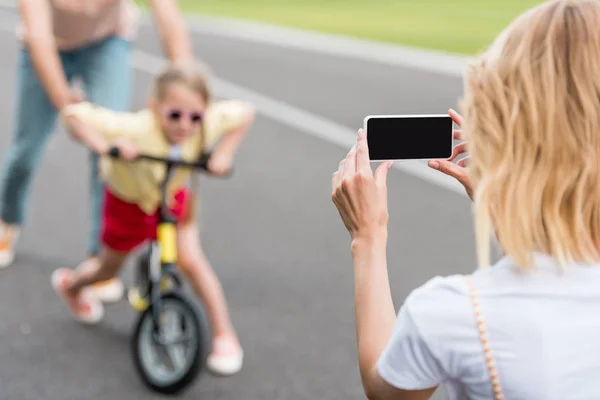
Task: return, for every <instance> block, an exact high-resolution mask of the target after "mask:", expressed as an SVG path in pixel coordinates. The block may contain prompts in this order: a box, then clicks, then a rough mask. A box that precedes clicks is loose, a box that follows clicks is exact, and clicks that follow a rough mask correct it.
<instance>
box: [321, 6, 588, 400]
mask: <svg viewBox="0 0 600 400" xmlns="http://www.w3.org/2000/svg"><path fill="white" fill-rule="evenodd" d="M599 71H600V3H599V2H597V1H592V0H587V1H576V0H556V1H549V2H546V3H543V4H541V5H539V6H537V7H535V8H533V9H531V10H529V11H528V12H526V13H524V14H523V15H521V16H520V17H518V18H517V19H516V20H515V21H514V22H513V23H512V24H511V25H510V26H509V27H508V28H507V29H506V30H505V31H504V32H503V33H502V34H501V35H500V36H499V37H498V38H497V39H496V41H495V42H494V43H493V45H492V46H491V47H490V49H489V50H488V51H487V52H486V53H484V54H483V55H482V56H481V57H480V58H478V59H477V60H476V61H474V62H473V63H472V64H471V65H470V67H469V69H468V71H467V74H466V77H465V97H464V100H463V102H462V109H463V112H464V117H465V118H464V123H463V125H462V132H461V134H460V135H463V136H464V137H465V139H466V143H467V145H466V148H467V149H468V151H469V153H470V154H471V157H470V162H469V163H468V165H467V170H466V171H467V174H466V175H460V174H461V173H462V170H460V167H461V166H464V165H461V166H456V165H453V167H456V168H455V169H454V172H457V174H452V173H451V174H450V175H453V176H456V177H459V176H460V178H461V179H462V182H463V184H465V187H466V188H468V189H469V188H472V192H471V195H472V198H473V201H474V211H475V228H476V239H477V253H478V263H479V268H478V269H477V270H476V271H475V272H474V273H473V274H471V275H466V276H465V275H454V276H449V277H436V278H433V279H432V280H430V281H429V282H427V283H426V284H424V285H423V286H421V287H420V288H418V289H416V290H414V291H413V292H412V293H411V294H410V295H409V296H408V298H407V299H406V300H405V302H404V304H403V305H402V307H401V308H400V311H399V314H398V316H397V318H395V312H394V305H393V303H392V297H391V294H390V289H389V281H388V276H387V265H386V244H387V224H388V211H387V193H386V176H387V171H388V170H389V167H390V165H391V163H389V162H386V163H384V164H382V165H381V166H380V167H379V168H378V169H377V171H376V172H375V173H374V174H373V172H372V171H371V168H370V164H369V158H368V149H367V142H366V136H365V133H364V132H363V131H360V132H359V135H358V139H357V144H356V146H355V147H354V148H353V149H352V150H351V151H350V152H349V153H348V156H347V157H346V158H345V159H344V160H343V161H342V162H341V163H340V168H339V170H338V171H337V172H336V173H334V175H333V183H332V184H333V193H332V198H333V201H334V203H335V205H336V206H337V208H338V210H339V212H340V215H341V217H342V220H343V221H344V224H345V226H346V228H347V229H348V231H349V233H350V235H351V238H352V256H353V260H354V274H355V281H356V285H355V287H356V288H355V297H356V298H355V302H356V303H355V305H356V328H357V343H358V357H359V367H360V372H361V377H362V381H363V386H364V388H365V392H366V394H367V396H368V397H369V398H370V399H427V398H429V397H430V396H431V395H432V393H433V392H434V391H435V389H436V388H437V387H438V386H439V385H442V384H443V385H444V386H445V389H446V393H447V394H448V397H449V398H450V399H466V398H468V399H492V398H495V399H504V398H507V399H528V400H535V399H598V398H600V380H599V379H598V376H600V357H599V356H598V355H599V354H600V339H599V338H600V319H599V318H598V315H600V268H598V267H599V266H600V248H599V244H600V154H599V153H600V73H599ZM451 114H452V115H453V116H454V118H455V119H456V120H457V121H458V122H461V121H460V116H458V115H457V114H455V113H451ZM460 151H462V149H458V151H457V152H460ZM440 165H441V166H442V169H443V168H445V167H448V164H447V163H444V162H440V161H432V162H431V163H430V166H432V167H434V168H435V167H438V168H439V166H440ZM451 168H452V167H451ZM493 234H495V236H496V238H497V240H498V243H499V245H500V246H501V248H502V250H503V252H504V253H505V256H504V257H503V258H502V259H501V260H500V261H498V262H497V263H495V264H494V266H493V268H488V267H489V265H490V239H491V237H492V235H493ZM411 267H414V266H411Z"/></svg>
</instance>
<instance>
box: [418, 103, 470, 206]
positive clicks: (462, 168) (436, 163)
mask: <svg viewBox="0 0 600 400" xmlns="http://www.w3.org/2000/svg"><path fill="white" fill-rule="evenodd" d="M448 114H449V115H450V117H451V118H452V120H453V121H454V122H455V123H456V125H458V126H459V127H460V126H462V124H463V118H462V117H461V116H460V115H459V114H458V113H457V112H456V111H454V110H450V111H449V112H448ZM454 139H456V140H464V137H463V135H462V132H461V131H460V130H455V131H454ZM466 151H467V143H466V142H463V143H461V144H458V145H456V146H455V147H454V149H453V150H452V156H451V157H450V158H449V159H448V160H431V161H429V163H428V165H429V167H431V168H433V169H436V170H438V171H440V172H442V173H444V174H446V175H448V176H451V177H453V178H454V179H456V180H457V181H459V182H460V184H461V185H463V186H464V188H465V190H466V191H467V195H469V198H470V199H471V200H473V186H472V184H471V179H470V178H469V175H468V173H467V168H466V167H467V165H468V163H469V161H470V159H471V157H470V156H468V157H465V158H463V159H462V160H460V161H458V162H457V163H456V164H454V163H453V162H452V161H454V160H455V159H456V157H458V156H460V155H461V154H463V153H465V152H466Z"/></svg>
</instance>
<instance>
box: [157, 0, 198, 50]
mask: <svg viewBox="0 0 600 400" xmlns="http://www.w3.org/2000/svg"><path fill="white" fill-rule="evenodd" d="M150 7H151V9H152V16H153V17H154V22H155V24H156V26H157V28H158V34H159V36H160V39H161V42H162V44H163V48H164V50H165V52H166V54H167V57H168V58H169V60H170V61H173V62H180V61H181V62H191V61H192V60H193V59H194V52H193V50H192V44H191V41H190V35H189V33H188V30H187V29H186V23H185V20H184V19H183V18H182V16H181V12H180V11H179V8H178V7H177V1H176V0H150Z"/></svg>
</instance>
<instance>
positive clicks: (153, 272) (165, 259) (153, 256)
mask: <svg viewBox="0 0 600 400" xmlns="http://www.w3.org/2000/svg"><path fill="white" fill-rule="evenodd" d="M108 154H109V156H111V157H113V158H118V157H119V149H118V148H116V147H113V148H111V149H110V150H109V152H108ZM210 156H211V153H204V154H203V155H202V157H201V158H200V160H199V161H198V162H195V163H190V162H186V161H180V160H171V159H165V158H160V157H155V156H151V155H145V154H142V155H139V156H138V159H141V160H147V161H156V162H161V163H164V164H165V165H166V173H165V178H164V180H163V181H162V182H161V184H160V193H161V196H160V197H161V201H160V207H159V222H158V226H157V230H156V240H155V241H153V242H152V243H151V248H150V254H149V257H148V259H147V264H146V263H144V264H142V265H141V266H140V268H147V270H148V276H147V278H148V287H147V291H146V293H144V295H143V296H141V293H139V295H140V298H138V299H137V300H136V302H135V304H132V306H133V308H134V309H136V310H137V311H140V312H141V311H144V310H145V309H147V308H148V307H149V306H150V307H152V316H153V318H152V319H153V325H154V333H155V334H157V333H158V328H159V326H158V325H159V316H160V296H161V294H162V292H163V291H162V289H163V284H164V283H166V282H167V281H165V277H167V278H171V279H172V281H173V282H174V283H175V285H176V287H177V288H179V287H181V285H182V281H181V278H180V276H179V274H178V273H177V256H178V255H177V220H176V219H175V217H174V216H173V215H172V214H171V212H170V210H169V207H168V203H167V202H168V194H167V185H168V183H169V179H170V177H171V172H172V171H173V169H174V168H192V169H203V170H206V171H208V160H209V159H210ZM148 295H150V299H151V302H150V304H148V302H147V301H146V300H145V299H146V298H147V296H148ZM157 339H158V340H160V338H158V337H157Z"/></svg>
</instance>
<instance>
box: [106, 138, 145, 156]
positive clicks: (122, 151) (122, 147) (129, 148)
mask: <svg viewBox="0 0 600 400" xmlns="http://www.w3.org/2000/svg"><path fill="white" fill-rule="evenodd" d="M110 147H116V148H118V149H119V158H121V159H123V160H125V161H134V160H135V159H136V158H137V157H138V155H139V154H140V150H139V148H138V146H136V145H135V143H133V142H131V141H130V140H127V139H125V138H119V139H115V140H113V141H112V142H110V144H109V148H110Z"/></svg>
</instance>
